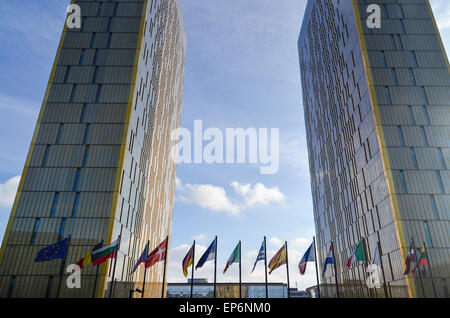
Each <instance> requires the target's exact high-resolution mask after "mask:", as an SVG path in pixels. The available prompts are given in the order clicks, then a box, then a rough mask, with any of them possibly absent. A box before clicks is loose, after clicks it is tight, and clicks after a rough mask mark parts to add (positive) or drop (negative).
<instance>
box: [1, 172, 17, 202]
mask: <svg viewBox="0 0 450 318" xmlns="http://www.w3.org/2000/svg"><path fill="white" fill-rule="evenodd" d="M19 182H20V176H15V177H12V178H11V179H9V180H6V181H5V182H4V183H0V206H1V207H6V208H10V207H11V206H12V205H13V203H14V198H15V197H16V192H17V187H18V186H19Z"/></svg>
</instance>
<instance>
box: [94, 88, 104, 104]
mask: <svg viewBox="0 0 450 318" xmlns="http://www.w3.org/2000/svg"><path fill="white" fill-rule="evenodd" d="M101 92H102V84H100V85H98V89H97V95H96V96H95V102H96V103H97V104H98V103H99V101H100V94H101Z"/></svg>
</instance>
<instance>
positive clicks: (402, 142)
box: [397, 126, 405, 147]
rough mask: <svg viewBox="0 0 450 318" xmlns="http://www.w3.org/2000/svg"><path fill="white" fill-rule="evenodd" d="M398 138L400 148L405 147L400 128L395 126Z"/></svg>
mask: <svg viewBox="0 0 450 318" xmlns="http://www.w3.org/2000/svg"><path fill="white" fill-rule="evenodd" d="M397 131H398V136H399V137H400V144H401V146H402V147H405V139H404V138H403V132H402V127H400V126H397Z"/></svg>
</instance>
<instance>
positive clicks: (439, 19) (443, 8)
mask: <svg viewBox="0 0 450 318" xmlns="http://www.w3.org/2000/svg"><path fill="white" fill-rule="evenodd" d="M430 4H431V7H432V9H433V13H434V15H435V18H436V23H437V25H438V28H439V29H440V30H444V29H447V28H450V2H449V1H448V0H431V1H430Z"/></svg>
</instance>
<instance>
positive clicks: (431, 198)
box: [430, 195, 439, 220]
mask: <svg viewBox="0 0 450 318" xmlns="http://www.w3.org/2000/svg"><path fill="white" fill-rule="evenodd" d="M430 202H431V207H432V208H433V213H434V217H435V218H436V220H439V213H438V210H437V205H436V200H435V199H434V196H433V195H430Z"/></svg>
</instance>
